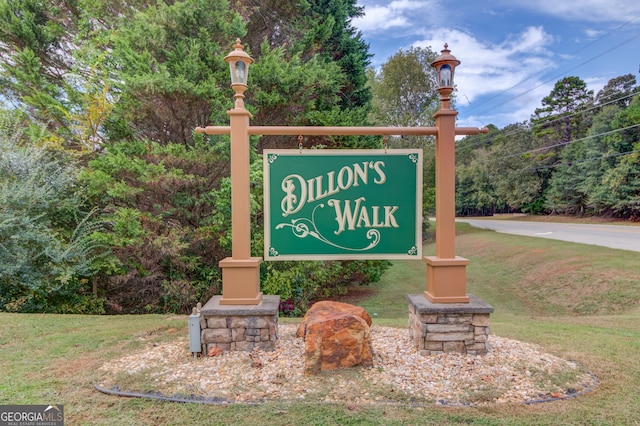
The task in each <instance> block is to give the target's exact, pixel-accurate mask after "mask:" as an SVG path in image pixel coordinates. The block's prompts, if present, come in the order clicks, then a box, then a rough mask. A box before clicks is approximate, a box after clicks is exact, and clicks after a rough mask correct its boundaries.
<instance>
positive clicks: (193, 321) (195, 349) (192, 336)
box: [189, 308, 202, 357]
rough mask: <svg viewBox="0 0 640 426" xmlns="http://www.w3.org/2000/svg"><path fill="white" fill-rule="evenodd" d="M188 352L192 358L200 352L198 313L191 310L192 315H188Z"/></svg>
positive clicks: (194, 309)
mask: <svg viewBox="0 0 640 426" xmlns="http://www.w3.org/2000/svg"><path fill="white" fill-rule="evenodd" d="M189 350H190V351H191V353H192V354H193V356H194V357H196V356H198V353H200V352H202V345H201V343H200V312H198V311H197V310H196V308H193V313H192V314H191V315H189Z"/></svg>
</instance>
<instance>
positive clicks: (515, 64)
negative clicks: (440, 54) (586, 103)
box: [413, 27, 553, 102]
mask: <svg viewBox="0 0 640 426" xmlns="http://www.w3.org/2000/svg"><path fill="white" fill-rule="evenodd" d="M430 33H431V34H430V35H428V37H427V38H424V39H422V40H419V41H416V42H414V43H413V45H414V46H420V47H428V46H431V47H432V48H434V49H438V50H439V49H440V46H443V44H444V43H445V42H446V43H448V45H449V49H451V51H452V54H453V55H455V56H456V57H457V58H461V59H462V65H461V66H460V67H459V68H458V69H456V77H455V81H456V85H457V87H458V93H459V96H460V97H466V99H468V100H469V101H470V102H473V101H474V99H476V98H478V97H479V96H482V95H486V94H488V93H495V92H506V91H510V90H512V89H513V87H514V86H518V89H517V90H518V91H522V88H523V82H527V81H528V83H529V84H531V83H532V82H533V81H532V80H531V79H532V77H533V76H535V75H536V74H539V73H540V72H541V71H543V70H547V69H549V68H550V67H552V66H553V61H552V59H551V54H550V52H549V51H548V49H547V47H548V46H549V45H550V44H551V43H552V42H553V38H552V37H551V36H550V35H549V34H547V33H546V32H545V31H544V29H543V28H542V27H528V28H526V29H525V30H524V31H523V32H522V33H520V34H514V35H510V36H509V37H508V38H507V39H506V40H505V41H503V42H501V43H499V44H493V45H492V44H489V43H487V42H483V41H481V40H478V39H476V38H475V37H473V36H472V35H470V34H468V33H465V32H462V31H458V30H452V29H440V30H435V31H433V32H431V31H430Z"/></svg>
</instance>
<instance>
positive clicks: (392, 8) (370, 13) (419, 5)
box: [352, 0, 438, 34]
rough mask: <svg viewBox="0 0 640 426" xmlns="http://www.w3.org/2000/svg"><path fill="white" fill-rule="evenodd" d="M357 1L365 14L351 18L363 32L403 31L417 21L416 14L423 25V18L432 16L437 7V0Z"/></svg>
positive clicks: (410, 27) (412, 26)
mask: <svg viewBox="0 0 640 426" xmlns="http://www.w3.org/2000/svg"><path fill="white" fill-rule="evenodd" d="M359 3H361V5H363V6H364V8H365V15H364V16H362V17H359V18H355V19H353V21H352V23H353V25H354V26H355V27H356V28H358V29H359V30H360V31H362V32H363V33H365V34H367V33H368V34H372V33H379V32H383V31H387V30H390V29H396V30H399V31H401V32H405V31H407V30H410V29H413V28H414V26H415V25H416V24H417V23H418V21H417V20H416V19H415V17H416V15H418V16H420V18H421V19H420V24H421V25H424V24H425V23H426V22H425V18H428V17H429V16H433V12H434V11H435V10H437V8H438V1H437V0H422V1H419V0H394V1H392V2H391V3H388V4H387V3H383V4H374V3H373V2H372V1H364V2H363V1H360V2H359ZM427 12H429V13H427Z"/></svg>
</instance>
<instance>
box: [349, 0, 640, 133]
mask: <svg viewBox="0 0 640 426" xmlns="http://www.w3.org/2000/svg"><path fill="white" fill-rule="evenodd" d="M358 5H359V6H364V13H365V14H364V16H362V17H359V18H355V19H353V21H352V24H353V26H354V27H355V28H357V29H359V30H360V31H361V32H362V35H363V37H364V40H365V41H366V42H367V43H368V44H369V51H370V53H371V54H373V55H374V56H373V58H372V59H371V63H372V65H373V66H375V67H376V68H379V67H380V66H381V65H382V64H383V63H385V62H386V61H387V59H388V58H389V57H390V56H392V55H393V54H395V53H396V52H398V50H400V49H404V50H407V49H408V48H410V47H412V46H413V47H430V48H431V50H433V51H435V52H437V53H438V54H439V53H440V51H441V50H442V49H443V48H444V44H445V43H447V44H448V45H449V49H450V50H451V54H453V55H454V56H455V57H456V58H457V59H458V60H460V62H461V64H460V65H459V66H458V67H457V68H456V70H455V76H454V80H455V85H456V87H457V90H458V91H457V101H456V102H457V103H456V109H457V111H458V122H457V126H470V127H481V126H486V125H488V124H494V125H496V126H498V127H499V128H502V127H504V126H506V125H508V124H512V123H517V122H523V121H526V120H529V119H530V118H531V115H532V114H533V112H534V110H535V109H536V108H538V107H541V106H542V103H541V101H542V98H544V97H545V96H547V95H548V94H549V93H550V92H551V90H553V86H554V85H555V83H556V82H557V81H558V80H560V79H561V78H563V77H567V76H577V77H579V78H581V79H582V80H583V81H584V82H585V83H587V87H588V89H590V90H593V92H594V95H595V94H597V93H598V91H599V90H600V89H602V87H603V86H604V85H605V84H607V82H608V81H609V80H611V79H612V78H615V77H619V76H622V75H626V74H633V75H634V76H635V77H636V79H637V80H638V83H640V74H639V73H638V72H639V69H640V0H457V1H456V0H449V1H445V0H394V1H391V2H389V1H384V0H358Z"/></svg>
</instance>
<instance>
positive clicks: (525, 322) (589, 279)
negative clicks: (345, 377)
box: [0, 225, 640, 425]
mask: <svg viewBox="0 0 640 426" xmlns="http://www.w3.org/2000/svg"><path fill="white" fill-rule="evenodd" d="M460 230H461V233H460V235H459V236H458V238H457V240H456V247H457V249H456V252H457V253H458V254H459V255H461V256H464V257H467V258H469V259H470V261H471V263H470V265H469V267H468V268H467V281H468V291H469V293H473V294H475V295H477V296H479V297H481V298H482V299H484V300H485V301H487V302H489V303H491V304H492V305H493V306H494V308H495V313H494V314H492V316H491V330H492V333H494V334H497V335H499V336H503V337H508V338H513V339H518V340H522V341H526V342H531V343H536V344H539V345H541V346H542V348H543V349H544V350H545V351H547V352H550V353H553V354H556V355H559V356H562V357H564V358H569V359H574V360H576V361H577V362H579V363H580V364H581V365H582V366H584V367H585V368H586V369H588V370H590V371H591V372H593V373H594V374H595V375H596V376H597V377H598V379H599V381H600V383H599V385H598V387H597V389H596V391H594V392H592V393H589V394H585V395H582V396H579V397H578V398H574V399H569V400H565V401H559V402H551V403H543V404H533V405H530V406H524V405H495V406H490V407H483V408H473V409H469V408H441V407H440V408H439V407H431V406H421V407H414V406H410V405H378V406H355V407H354V406H347V405H343V404H310V403H275V402H270V403H265V404H260V405H229V406H226V407H221V406H203V405H198V404H177V403H168V402H158V401H152V400H142V399H128V398H118V397H113V396H108V395H104V394H102V393H99V392H97V391H95V390H94V389H93V382H94V380H95V378H96V370H97V368H98V367H99V366H100V365H102V364H103V363H104V362H105V361H106V360H109V359H113V358H116V357H120V356H123V355H125V354H127V353H129V352H131V351H133V350H134V349H136V348H139V347H140V346H141V345H142V338H145V341H146V342H147V343H148V341H149V339H150V340H151V341H158V342H161V341H166V340H171V339H173V338H175V336H176V335H186V334H187V320H186V316H159V315H144V316H135V317H134V316H80V315H25V314H22V315H18V314H0V321H1V322H2V326H1V327H0V372H1V376H0V377H1V378H0V404H49V403H60V404H64V405H65V416H66V424H68V425H85V424H92V425H93V424H97V425H114V424H117V425H134V424H135V425H147V424H149V425H152V424H153V425H161V424H171V425H174V424H175V425H234V424H256V425H258V424H259V425H271V424H273V425H408V424H412V425H429V424H434V425H442V424H475V425H558V424H567V425H634V424H640V413H639V412H638V411H639V410H638V407H640V385H638V383H640V368H639V367H638V366H640V308H639V305H638V301H639V300H640V271H638V269H640V268H638V267H637V264H638V261H637V259H638V254H637V253H631V252H625V251H620V250H610V249H604V248H598V247H593V246H586V245H578V244H570V243H562V242H559V241H552V240H546V239H534V238H524V237H518V236H510V235H505V234H498V233H494V232H490V231H475V230H473V229H472V228H470V227H467V226H464V225H463V226H461V227H460ZM433 250H434V248H433V246H432V245H427V246H425V255H430V254H432V253H433ZM425 274H426V267H425V265H424V263H423V262H395V263H394V266H393V267H392V268H391V269H389V270H388V271H387V272H386V273H385V274H384V276H383V278H382V280H381V281H380V282H379V283H376V284H373V285H371V286H368V287H364V288H363V287H358V288H355V289H354V290H356V291H354V292H352V293H351V294H350V295H349V297H348V298H347V300H348V301H350V302H352V303H355V304H358V305H361V306H363V307H365V308H366V309H367V311H368V312H369V313H370V314H372V316H373V318H374V322H375V323H376V324H381V325H392V326H402V327H404V326H406V324H407V318H408V314H407V301H406V298H405V296H406V294H407V293H420V292H422V291H424V289H425V288H426V282H425ZM282 321H283V322H284V321H286V320H285V319H282ZM287 322H288V321H287ZM477 397H478V398H482V397H483V396H482V395H477ZM486 397H487V398H490V397H491V389H488V390H487V395H486Z"/></svg>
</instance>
